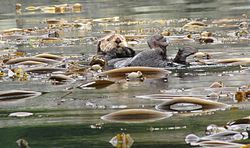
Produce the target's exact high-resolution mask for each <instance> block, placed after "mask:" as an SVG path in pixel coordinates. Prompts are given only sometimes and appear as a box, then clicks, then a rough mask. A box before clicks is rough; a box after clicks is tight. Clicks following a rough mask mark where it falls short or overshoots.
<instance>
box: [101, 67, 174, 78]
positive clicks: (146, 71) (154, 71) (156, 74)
mask: <svg viewBox="0 0 250 148" xmlns="http://www.w3.org/2000/svg"><path fill="white" fill-rule="evenodd" d="M137 71H140V72H141V73H142V75H143V76H144V77H145V78H162V77H166V76H167V75H168V74H169V73H170V72H169V71H168V70H164V69H162V68H153V67H139V66H138V67H122V68H118V69H112V70H109V71H105V72H102V73H100V74H99V76H108V77H109V78H114V79H123V78H124V79H125V78H126V74H128V73H131V72H137Z"/></svg>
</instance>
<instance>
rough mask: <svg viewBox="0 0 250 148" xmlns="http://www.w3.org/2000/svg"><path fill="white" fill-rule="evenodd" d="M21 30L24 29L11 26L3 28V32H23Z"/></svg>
mask: <svg viewBox="0 0 250 148" xmlns="http://www.w3.org/2000/svg"><path fill="white" fill-rule="evenodd" d="M23 31H24V30H23V29H20V28H11V29H7V30H4V31H3V33H14V32H23Z"/></svg>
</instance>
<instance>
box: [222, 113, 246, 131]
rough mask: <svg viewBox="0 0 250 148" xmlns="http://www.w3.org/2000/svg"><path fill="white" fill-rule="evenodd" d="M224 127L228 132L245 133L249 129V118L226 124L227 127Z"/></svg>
mask: <svg viewBox="0 0 250 148" xmlns="http://www.w3.org/2000/svg"><path fill="white" fill-rule="evenodd" d="M225 127H226V128H227V129H229V130H243V131H246V130H248V129H249V128H250V116H248V117H245V118H241V119H237V120H233V121H230V122H228V123H227V125H226V126H225Z"/></svg>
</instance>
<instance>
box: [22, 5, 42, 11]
mask: <svg viewBox="0 0 250 148" xmlns="http://www.w3.org/2000/svg"><path fill="white" fill-rule="evenodd" d="M25 9H26V10H28V11H36V10H38V9H40V7H35V6H28V7H26V8H25Z"/></svg>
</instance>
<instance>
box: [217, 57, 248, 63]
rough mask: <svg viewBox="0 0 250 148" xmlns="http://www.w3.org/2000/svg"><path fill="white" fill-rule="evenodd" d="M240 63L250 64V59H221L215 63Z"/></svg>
mask: <svg viewBox="0 0 250 148" xmlns="http://www.w3.org/2000/svg"><path fill="white" fill-rule="evenodd" d="M240 62H250V58H232V59H222V60H219V61H217V62H216V63H220V64H229V63H240Z"/></svg>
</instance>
